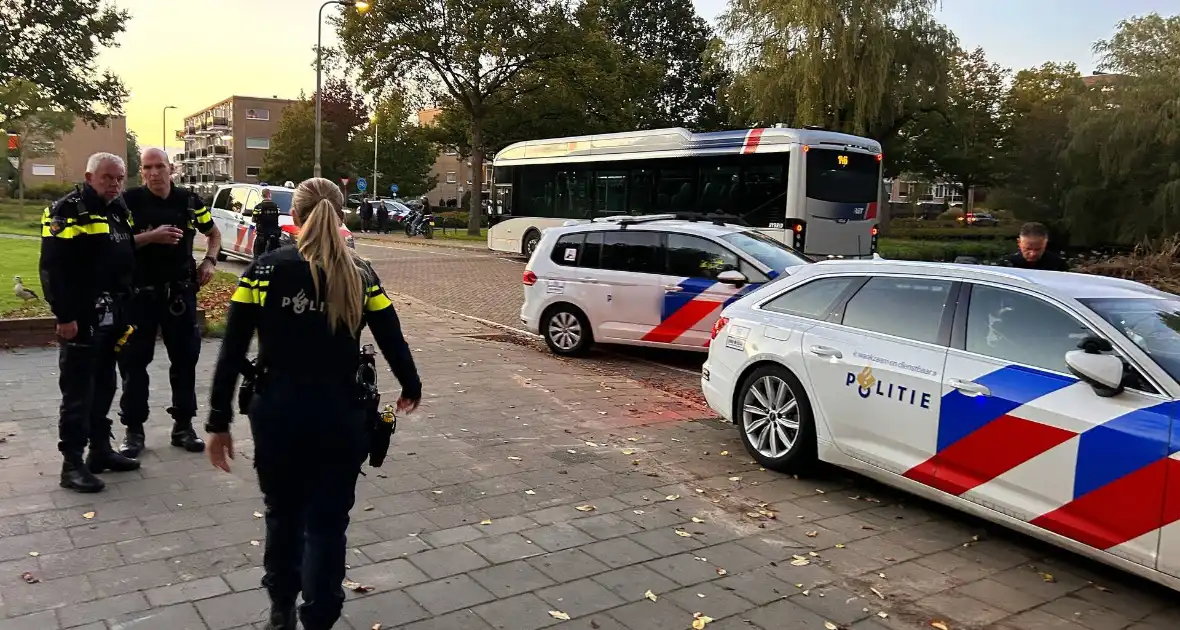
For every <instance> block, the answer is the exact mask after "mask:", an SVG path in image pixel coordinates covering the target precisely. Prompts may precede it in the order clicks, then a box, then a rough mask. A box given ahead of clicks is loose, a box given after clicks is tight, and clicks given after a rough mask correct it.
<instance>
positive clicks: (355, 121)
mask: <svg viewBox="0 0 1180 630" xmlns="http://www.w3.org/2000/svg"><path fill="white" fill-rule="evenodd" d="M366 124H368V115H367V113H366V111H365V103H364V101H363V100H361V98H360V97H359V96H358V95H357V94H356V92H354V91H353V90H352V88H350V87H349V86H348V84H347V83H345V82H344V81H343V80H339V79H337V80H330V81H328V82H327V83H326V84H325V85H324V87H323V100H322V101H321V102H320V136H321V147H320V153H321V163H322V168H321V172H322V175H323V177H325V178H327V179H331V180H333V181H339V180H340V179H341V178H343V177H348V178H355V177H356V174H357V173H358V172H361V171H362V170H363V166H362V165H363V164H364V162H363V161H360V160H358V154H357V151H356V143H355V142H354V141H355V140H356V138H357V137H359V135H360V134H361V132H362V130H363V129H364V126H365V125H366ZM314 164H315V97H314V95H313V96H312V98H305V97H303V96H302V95H301V96H300V99H299V101H298V102H296V103H293V104H291V105H290V106H289V107H287V109H286V110H284V112H283V117H282V119H281V120H280V121H279V129H278V131H277V132H275V134H274V135H273V136H271V139H270V150H268V151H267V152H266V156H265V158H264V159H263V163H262V171H261V173H260V177H261V179H263V180H267V181H285V180H288V179H289V180H293V181H296V182H298V181H302V180H304V179H307V178H309V177H311V176H312V167H313V165H314Z"/></svg>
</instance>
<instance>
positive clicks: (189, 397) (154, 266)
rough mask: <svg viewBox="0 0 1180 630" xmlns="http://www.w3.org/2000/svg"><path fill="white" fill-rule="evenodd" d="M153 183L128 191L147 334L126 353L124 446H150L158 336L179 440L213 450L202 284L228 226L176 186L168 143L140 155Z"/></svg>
mask: <svg viewBox="0 0 1180 630" xmlns="http://www.w3.org/2000/svg"><path fill="white" fill-rule="evenodd" d="M140 164H141V166H140V171H141V175H142V177H143V181H144V182H145V185H143V186H139V187H137V188H132V189H131V190H128V191H127V192H125V193H123V201H124V202H125V203H126V204H127V207H128V208H129V209H130V210H131V216H132V218H133V219H134V220H135V232H136V234H135V245H136V248H137V249H136V267H135V286H136V295H135V299H134V300H132V303H131V312H132V318H133V321H132V323H133V324H134V325H135V327H136V331H137V332H138V333H139V334H137V335H136V336H135V337H133V338H132V339H131V341H130V342H129V343H128V345H127V347H126V348H125V349H124V350H123V351H122V352H121V353H120V354H119V372H120V373H121V374H122V376H123V395H122V397H120V400H119V407H120V412H121V413H120V416H121V421H122V423H123V426H124V427H126V435H125V436H124V438H123V444H122V445H121V446H120V447H119V452H121V453H122V454H124V455H126V456H127V457H139V454H140V452H142V451H143V449H144V428H143V426H144V423H145V422H147V419H148V415H149V413H150V412H149V409H148V383H149V379H148V371H147V369H148V365H149V364H151V362H152V359H153V357H154V355H155V351H156V337H157V335H159V336H161V337H163V339H164V348H165V350H167V352H168V381H169V384H170V385H171V389H172V406H171V407H168V414H169V415H170V416H172V439H171V442H172V445H173V446H176V447H179V448H183V449H185V450H186V451H189V452H190V453H199V452H201V451H203V450H205V443H204V442H203V441H201V438H199V437H197V433H196V431H195V430H194V429H193V418H195V417H196V416H197V359H198V358H200V354H201V331H200V329H199V328H198V326H197V291H198V290H199V288H200V287H201V286H204V285H205V284H206V283H208V282H209V280H211V279H212V278H213V271H214V267H216V265H217V252H218V251H220V249H221V233H220V232H219V231H218V230H217V227H216V226H215V225H214V224H213V217H212V215H210V213H209V210H208V208H206V207H205V203H204V202H203V201H202V200H201V197H200V196H199V195H197V194H196V193H194V192H193V191H191V190H188V189H187V188H182V187H180V186H173V185H172V179H171V177H172V166H171V164H170V163H169V162H168V155H167V154H166V153H164V152H163V151H161V150H160V149H147V150H145V151H144V152H143V154H142V155H141V156H140ZM198 231H200V232H201V233H202V234H204V235H205V252H206V253H205V258H204V259H203V260H202V261H201V264H200V266H198V265H197V264H196V262H195V261H194V260H193V239H194V238H195V237H196V233H197V232H198Z"/></svg>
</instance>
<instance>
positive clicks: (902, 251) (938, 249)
mask: <svg viewBox="0 0 1180 630" xmlns="http://www.w3.org/2000/svg"><path fill="white" fill-rule="evenodd" d="M878 249H879V251H880V254H881V256H882V257H883V258H893V259H896V260H927V261H935V262H952V261H954V260H955V258H957V257H959V256H972V257H975V258H978V259H980V261H990V260H995V259H998V258H1002V257H1004V256H1007V255H1009V254H1011V253H1012V252H1014V251H1016V244H1015V243H1013V242H1011V241H1000V240H995V239H992V240H982V241H969V240H960V241H934V240H909V239H897V238H883V239H881V241H880V244H879V248H878Z"/></svg>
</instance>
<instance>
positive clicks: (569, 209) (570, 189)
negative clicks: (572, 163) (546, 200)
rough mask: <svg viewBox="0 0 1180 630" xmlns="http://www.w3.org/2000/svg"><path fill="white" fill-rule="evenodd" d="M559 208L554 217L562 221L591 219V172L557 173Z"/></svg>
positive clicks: (569, 171)
mask: <svg viewBox="0 0 1180 630" xmlns="http://www.w3.org/2000/svg"><path fill="white" fill-rule="evenodd" d="M556 181H557V207H556V208H554V215H553V216H555V217H557V218H560V219H588V218H590V210H591V205H590V204H591V198H590V170H589V169H579V170H568V171H567V170H561V171H557V177H556Z"/></svg>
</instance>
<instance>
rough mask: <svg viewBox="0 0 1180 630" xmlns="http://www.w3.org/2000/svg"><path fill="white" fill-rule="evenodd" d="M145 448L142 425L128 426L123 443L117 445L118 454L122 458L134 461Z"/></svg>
mask: <svg viewBox="0 0 1180 630" xmlns="http://www.w3.org/2000/svg"><path fill="white" fill-rule="evenodd" d="M145 446H146V444H145V442H144V437H143V425H142V424H141V425H139V426H129V427H127V433H126V435H124V436H123V443H122V444H120V445H119V453H120V454H121V455H122V456H123V457H130V458H131V459H135V458H137V457H139V454H140V453H142V452H143V449H144V448H145Z"/></svg>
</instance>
